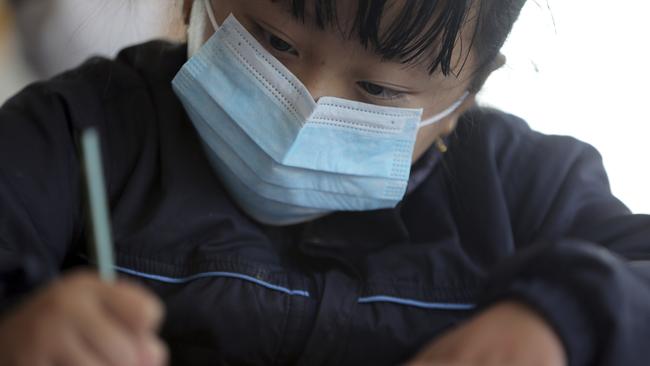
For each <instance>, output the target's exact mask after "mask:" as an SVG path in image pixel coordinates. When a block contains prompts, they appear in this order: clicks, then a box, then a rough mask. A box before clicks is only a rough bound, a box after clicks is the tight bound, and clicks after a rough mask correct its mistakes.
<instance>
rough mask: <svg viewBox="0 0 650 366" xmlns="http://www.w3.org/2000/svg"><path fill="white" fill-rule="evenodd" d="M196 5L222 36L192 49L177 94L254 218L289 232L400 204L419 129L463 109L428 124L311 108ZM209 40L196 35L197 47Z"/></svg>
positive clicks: (241, 38)
mask: <svg viewBox="0 0 650 366" xmlns="http://www.w3.org/2000/svg"><path fill="white" fill-rule="evenodd" d="M196 3H198V4H195V7H196V6H200V7H203V6H205V8H203V9H199V10H197V9H196V8H195V9H194V10H193V13H194V14H193V18H197V20H196V21H197V22H199V24H200V22H203V23H205V21H204V20H205V19H206V16H205V15H206V14H205V11H206V10H207V12H208V13H207V15H208V17H209V19H210V20H211V22H212V25H213V27H214V28H215V29H217V31H216V33H215V34H214V35H213V36H212V37H211V38H210V39H209V40H208V41H207V43H205V44H204V45H202V46H201V47H195V46H193V45H192V44H190V47H189V48H190V54H191V58H190V60H189V61H188V62H187V63H186V64H185V65H184V66H183V67H182V68H181V70H180V71H179V73H178V75H177V76H176V77H175V79H174V81H173V87H174V90H175V92H176V94H177V95H178V97H179V98H180V100H181V102H182V103H183V105H184V107H185V110H186V111H187V113H188V116H189V117H190V120H191V121H192V123H193V124H194V126H195V128H196V130H197V131H198V134H199V136H200V138H201V141H202V142H203V145H204V149H205V151H206V154H207V156H208V159H209V161H210V163H211V165H212V167H213V168H214V170H215V171H216V173H217V175H218V176H219V177H220V179H221V180H222V182H223V183H224V185H225V187H226V188H227V189H228V191H229V193H230V194H231V196H232V197H233V198H234V199H235V200H236V201H237V203H238V204H239V206H240V207H241V208H242V209H243V210H244V211H245V212H246V213H247V214H248V215H249V216H251V217H252V218H254V219H255V220H257V221H259V222H262V223H265V224H269V225H290V224H296V223H300V222H305V221H309V220H313V219H315V218H318V217H321V216H324V215H326V214H328V213H331V212H334V211H365V210H375V209H383V208H390V207H394V206H395V205H396V204H397V203H398V202H399V201H400V200H401V199H402V198H403V196H404V193H405V191H406V186H407V183H408V178H409V173H410V167H411V157H412V153H413V147H414V144H415V138H416V135H417V131H418V129H419V128H420V126H421V125H424V124H425V123H426V124H429V123H434V122H436V121H438V120H441V119H443V118H445V117H446V116H448V115H449V114H451V113H453V112H454V111H455V110H456V109H457V108H458V105H460V103H462V101H459V102H458V103H455V105H454V106H452V107H451V108H450V109H448V110H447V111H444V112H443V113H441V114H439V115H437V116H434V117H432V118H430V119H429V120H427V121H424V122H423V121H421V115H422V110H421V109H406V108H394V107H383V106H377V105H371V104H365V103H360V102H356V101H351V100H346V99H341V98H335V97H322V98H320V99H319V100H318V101H314V99H313V98H312V97H311V95H310V93H309V91H308V90H307V88H306V87H305V86H304V85H303V84H302V83H301V82H300V80H299V79H298V78H297V77H296V76H294V75H293V74H292V73H291V72H290V71H289V70H288V69H287V68H286V67H284V65H283V64H282V63H281V62H280V61H278V60H277V59H275V58H274V57H273V56H272V55H271V54H270V53H269V52H268V51H266V49H265V48H264V47H263V46H262V45H260V44H259V43H258V42H257V40H256V39H255V38H254V37H253V36H252V35H251V34H249V33H248V32H247V31H246V29H245V28H244V27H243V26H242V25H241V24H240V23H239V22H238V21H237V20H236V19H235V17H234V16H232V15H231V16H230V17H228V18H227V19H226V21H225V22H224V23H223V25H222V26H221V27H217V24H216V21H215V19H214V14H212V10H211V7H210V5H209V4H208V1H207V0H206V1H197V2H196ZM200 10H203V13H202V11H200ZM201 13H202V15H203V16H200V15H201ZM197 14H198V15H197ZM200 18H202V19H203V20H199V19H200ZM204 30H205V28H203V30H201V27H198V28H195V29H194V30H193V31H192V30H191V33H190V35H189V36H190V43H193V41H192V39H193V38H195V37H198V35H199V34H203V33H204V32H203V31H204Z"/></svg>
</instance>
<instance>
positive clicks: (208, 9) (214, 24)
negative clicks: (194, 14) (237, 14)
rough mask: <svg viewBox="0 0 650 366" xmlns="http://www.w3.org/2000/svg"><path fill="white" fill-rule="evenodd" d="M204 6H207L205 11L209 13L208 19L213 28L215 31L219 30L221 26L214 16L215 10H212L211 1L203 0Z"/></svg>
mask: <svg viewBox="0 0 650 366" xmlns="http://www.w3.org/2000/svg"><path fill="white" fill-rule="evenodd" d="M203 4H204V5H205V11H206V12H207V13H208V18H210V23H211V24H212V27H213V28H214V30H215V31H217V30H219V24H218V23H217V18H216V17H215V16H214V9H213V8H212V4H211V3H210V0H203Z"/></svg>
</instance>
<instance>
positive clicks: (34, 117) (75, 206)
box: [0, 84, 80, 315]
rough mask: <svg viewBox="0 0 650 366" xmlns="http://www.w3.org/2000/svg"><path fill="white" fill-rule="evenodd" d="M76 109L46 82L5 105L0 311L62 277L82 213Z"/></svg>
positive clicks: (1, 114)
mask: <svg viewBox="0 0 650 366" xmlns="http://www.w3.org/2000/svg"><path fill="white" fill-rule="evenodd" d="M68 116H69V111H68V110H67V107H66V105H65V103H64V102H63V100H62V99H61V98H60V96H58V94H56V93H53V92H50V91H49V90H48V88H47V87H46V86H45V84H36V85H33V86H30V87H28V88H27V89H25V90H24V91H22V92H21V93H20V94H18V95H17V96H16V97H14V98H12V99H10V100H9V101H8V102H7V103H6V104H5V105H3V106H2V108H0V315H1V313H2V312H3V311H4V310H5V309H6V308H7V307H8V306H9V305H11V304H12V303H14V302H15V301H17V300H18V299H19V298H20V297H21V296H22V295H23V294H26V293H28V292H30V291H31V290H33V289H34V288H35V287H37V286H39V285H41V284H43V283H44V282H46V281H48V280H49V279H52V278H53V277H55V276H56V275H57V272H58V269H59V268H60V267H61V265H62V263H63V261H64V259H65V256H66V253H67V252H68V249H69V246H70V245H71V244H72V243H73V242H75V240H76V236H78V235H79V233H78V232H77V230H78V228H79V225H78V221H79V219H80V210H79V205H80V199H79V182H78V180H79V178H78V176H79V172H78V161H77V158H76V151H75V144H74V136H73V131H72V128H71V125H70V121H69V118H68Z"/></svg>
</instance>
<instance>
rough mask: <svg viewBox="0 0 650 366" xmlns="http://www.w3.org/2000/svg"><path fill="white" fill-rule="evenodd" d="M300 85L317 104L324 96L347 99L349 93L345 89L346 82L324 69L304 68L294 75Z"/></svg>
mask: <svg viewBox="0 0 650 366" xmlns="http://www.w3.org/2000/svg"><path fill="white" fill-rule="evenodd" d="M296 76H297V77H298V79H300V81H301V82H302V84H303V85H304V86H305V87H306V88H307V90H309V94H311V97H312V98H313V99H314V101H316V102H318V100H319V99H320V98H322V97H325V96H330V97H339V98H347V97H349V96H350V95H349V94H350V92H349V91H348V90H346V89H347V87H346V81H345V80H343V78H342V77H341V76H337V75H336V74H335V73H334V72H332V71H331V70H327V69H326V68H318V67H312V68H306V69H305V70H301V71H298V73H297V74H296Z"/></svg>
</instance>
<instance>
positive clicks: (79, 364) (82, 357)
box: [51, 334, 107, 366]
mask: <svg viewBox="0 0 650 366" xmlns="http://www.w3.org/2000/svg"><path fill="white" fill-rule="evenodd" d="M51 365H56V366H106V365H107V364H106V363H104V362H101V361H100V359H99V358H98V357H97V356H96V355H95V354H94V353H93V352H92V350H90V349H88V346H87V345H86V342H85V341H84V340H83V339H81V337H79V336H74V335H72V334H69V335H67V336H65V340H62V347H61V348H60V349H59V351H58V353H57V355H56V356H55V360H53V362H52V363H51Z"/></svg>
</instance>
